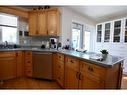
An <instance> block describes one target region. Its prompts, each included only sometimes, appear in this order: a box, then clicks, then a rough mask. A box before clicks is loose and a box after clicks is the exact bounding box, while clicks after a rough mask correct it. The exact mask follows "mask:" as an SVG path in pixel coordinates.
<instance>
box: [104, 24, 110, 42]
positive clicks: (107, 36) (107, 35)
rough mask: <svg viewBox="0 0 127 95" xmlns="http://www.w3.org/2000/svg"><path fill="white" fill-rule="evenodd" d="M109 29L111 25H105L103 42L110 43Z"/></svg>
mask: <svg viewBox="0 0 127 95" xmlns="http://www.w3.org/2000/svg"><path fill="white" fill-rule="evenodd" d="M110 28H111V23H105V30H104V42H109V41H110Z"/></svg>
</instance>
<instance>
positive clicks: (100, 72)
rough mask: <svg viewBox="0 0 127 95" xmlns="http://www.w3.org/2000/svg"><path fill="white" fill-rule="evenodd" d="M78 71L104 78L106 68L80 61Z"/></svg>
mask: <svg viewBox="0 0 127 95" xmlns="http://www.w3.org/2000/svg"><path fill="white" fill-rule="evenodd" d="M80 71H81V72H82V73H83V72H86V73H88V74H92V75H94V76H96V77H100V78H102V79H104V76H105V71H106V69H105V68H103V67H100V66H97V65H94V64H91V63H87V62H84V61H81V62H80Z"/></svg>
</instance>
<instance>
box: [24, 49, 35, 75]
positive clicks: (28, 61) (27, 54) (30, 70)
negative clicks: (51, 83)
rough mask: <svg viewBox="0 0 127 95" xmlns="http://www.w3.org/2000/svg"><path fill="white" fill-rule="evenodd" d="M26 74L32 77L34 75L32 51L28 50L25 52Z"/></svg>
mask: <svg viewBox="0 0 127 95" xmlns="http://www.w3.org/2000/svg"><path fill="white" fill-rule="evenodd" d="M24 59H25V63H24V66H25V75H26V76H27V77H32V76H33V64H32V52H31V51H26V52H25V56H24Z"/></svg>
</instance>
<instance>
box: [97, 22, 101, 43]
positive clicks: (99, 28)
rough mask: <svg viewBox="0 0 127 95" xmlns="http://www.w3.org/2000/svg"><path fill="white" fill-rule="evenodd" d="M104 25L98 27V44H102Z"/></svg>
mask: <svg viewBox="0 0 127 95" xmlns="http://www.w3.org/2000/svg"><path fill="white" fill-rule="evenodd" d="M101 36H102V24H100V25H97V42H101Z"/></svg>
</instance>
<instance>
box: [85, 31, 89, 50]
mask: <svg viewBox="0 0 127 95" xmlns="http://www.w3.org/2000/svg"><path fill="white" fill-rule="evenodd" d="M84 48H85V50H88V51H89V49H90V32H88V31H85V33H84Z"/></svg>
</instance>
